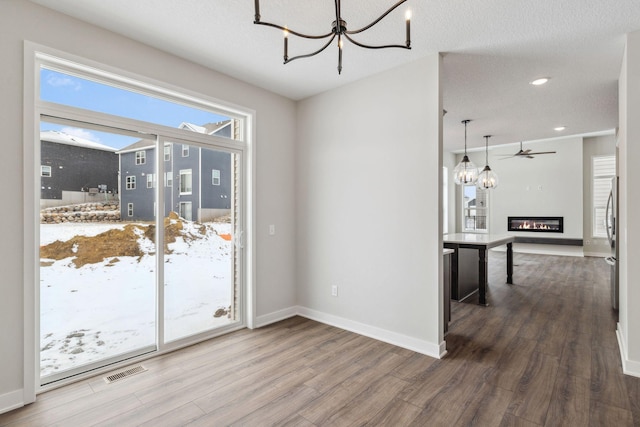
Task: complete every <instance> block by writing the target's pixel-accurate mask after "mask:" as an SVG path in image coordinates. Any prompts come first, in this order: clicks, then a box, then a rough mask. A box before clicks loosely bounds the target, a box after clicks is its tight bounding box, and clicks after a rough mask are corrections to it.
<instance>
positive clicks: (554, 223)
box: [507, 216, 564, 233]
mask: <svg viewBox="0 0 640 427" xmlns="http://www.w3.org/2000/svg"><path fill="white" fill-rule="evenodd" d="M507 221H508V223H507V229H508V230H509V231H531V232H536V233H562V232H564V217H561V216H510V217H508V219H507Z"/></svg>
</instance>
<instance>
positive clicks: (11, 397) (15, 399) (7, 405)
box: [0, 389, 25, 414]
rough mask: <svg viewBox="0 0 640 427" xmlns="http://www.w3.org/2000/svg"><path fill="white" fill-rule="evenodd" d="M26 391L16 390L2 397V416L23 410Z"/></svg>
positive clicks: (0, 411) (0, 410) (0, 396)
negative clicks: (16, 410)
mask: <svg viewBox="0 0 640 427" xmlns="http://www.w3.org/2000/svg"><path fill="white" fill-rule="evenodd" d="M23 397H24V390H22V389H19V390H14V391H10V392H9V393H5V394H2V395H0V414H4V413H5V412H9V411H12V410H14V409H18V408H21V407H23V406H24V405H25V403H24V398H23Z"/></svg>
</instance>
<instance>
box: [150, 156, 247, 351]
mask: <svg viewBox="0 0 640 427" xmlns="http://www.w3.org/2000/svg"><path fill="white" fill-rule="evenodd" d="M167 146H169V147H172V150H173V152H172V153H171V154H167V155H165V164H164V169H165V174H166V175H167V176H170V179H169V180H166V182H175V183H176V184H175V185H173V186H172V187H169V186H165V189H164V206H165V211H164V216H165V220H164V239H165V251H164V263H163V265H164V282H165V283H164V309H165V315H164V321H165V323H164V330H165V334H164V341H165V342H169V341H175V340H178V339H181V338H185V337H188V336H191V335H195V334H199V333H202V332H206V331H210V330H213V329H215V328H218V327H223V326H225V325H229V324H230V323H234V322H236V321H237V319H236V316H237V309H236V307H235V305H236V293H237V287H236V283H237V278H236V271H237V270H236V265H237V255H236V250H235V246H234V244H233V235H234V230H235V225H236V215H237V209H236V203H235V200H236V188H237V173H238V170H237V166H236V163H235V158H236V155H234V154H232V153H228V152H223V151H218V150H214V149H210V148H202V147H198V146H195V145H186V144H181V143H180V144H178V143H173V144H167V145H165V147H167ZM165 150H166V148H165ZM167 159H169V160H167ZM176 190H177V191H176Z"/></svg>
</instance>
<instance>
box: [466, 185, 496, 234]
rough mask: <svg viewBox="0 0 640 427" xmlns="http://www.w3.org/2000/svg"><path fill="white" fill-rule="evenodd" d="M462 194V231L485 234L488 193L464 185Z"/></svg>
mask: <svg viewBox="0 0 640 427" xmlns="http://www.w3.org/2000/svg"><path fill="white" fill-rule="evenodd" d="M462 193H463V194H462V197H463V198H462V219H463V224H462V226H463V229H464V231H479V232H487V231H488V228H487V217H488V214H489V205H488V203H487V201H488V191H487V190H481V189H479V188H476V186H475V185H464V186H463V187H462Z"/></svg>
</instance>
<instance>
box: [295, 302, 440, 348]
mask: <svg viewBox="0 0 640 427" xmlns="http://www.w3.org/2000/svg"><path fill="white" fill-rule="evenodd" d="M297 314H298V315H299V316H302V317H306V318H307V319H311V320H315V321H316V322H320V323H324V324H327V325H331V326H335V327H337V328H340V329H344V330H346V331H350V332H354V333H356V334H359V335H363V336H365V337H369V338H373V339H375V340H378V341H382V342H386V343H388V344H392V345H395V346H398V347H402V348H406V349H407V350H411V351H415V352H417V353H421V354H424V355H427V356H430V357H435V358H436V359H441V358H443V357H444V355H445V354H446V353H447V351H446V343H445V342H442V343H440V344H434V343H431V342H427V341H424V340H420V339H416V338H413V337H409V336H406V335H403V334H399V333H397V332H392V331H388V330H386V329H382V328H378V327H375V326H370V325H366V324H364V323H360V322H354V321H353V320H349V319H345V318H344V317H339V316H334V315H332V314H327V313H323V312H320V311H316V310H312V309H310V308H307V307H298V308H297Z"/></svg>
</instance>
